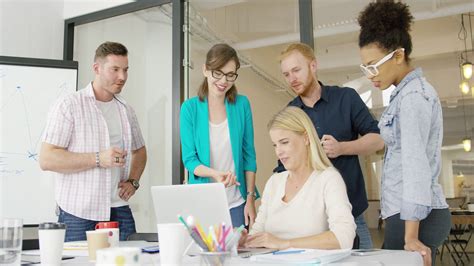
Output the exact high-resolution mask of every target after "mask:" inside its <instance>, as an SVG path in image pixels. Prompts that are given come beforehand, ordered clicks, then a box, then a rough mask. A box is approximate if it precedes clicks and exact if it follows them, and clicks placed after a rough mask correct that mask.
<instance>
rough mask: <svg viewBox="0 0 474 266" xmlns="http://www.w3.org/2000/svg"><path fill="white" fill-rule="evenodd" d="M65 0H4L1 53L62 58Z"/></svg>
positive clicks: (0, 5)
mask: <svg viewBox="0 0 474 266" xmlns="http://www.w3.org/2000/svg"><path fill="white" fill-rule="evenodd" d="M63 7H64V3H63V1H62V0H42V1H37V0H15V1H13V0H0V55H3V56H17V57H34V58H47V59H62V55H63V29H64V20H63Z"/></svg>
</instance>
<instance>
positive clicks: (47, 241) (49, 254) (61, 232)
mask: <svg viewBox="0 0 474 266" xmlns="http://www.w3.org/2000/svg"><path fill="white" fill-rule="evenodd" d="M65 234H66V225H65V224H63V223H41V224H40V225H39V226H38V237H39V247H40V255H41V264H42V265H61V259H62V255H63V244H64V236H65Z"/></svg>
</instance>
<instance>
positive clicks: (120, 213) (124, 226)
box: [58, 206, 136, 242]
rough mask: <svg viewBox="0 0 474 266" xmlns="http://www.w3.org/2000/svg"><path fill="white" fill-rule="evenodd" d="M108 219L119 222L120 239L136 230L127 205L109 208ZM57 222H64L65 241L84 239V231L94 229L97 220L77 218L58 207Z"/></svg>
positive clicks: (125, 238) (125, 237) (124, 238)
mask: <svg viewBox="0 0 474 266" xmlns="http://www.w3.org/2000/svg"><path fill="white" fill-rule="evenodd" d="M110 210H111V213H110V221H116V222H119V229H120V240H121V241H124V240H127V237H128V236H129V235H131V234H133V233H135V232H136V229H135V220H134V219H133V215H132V210H131V209H130V207H129V206H122V207H116V208H111V209H110ZM58 222H60V223H65V224H66V226H67V227H66V237H65V240H64V241H66V242H69V241H81V240H86V239H87V238H86V231H91V230H95V225H96V224H97V223H98V221H92V220H87V219H83V218H79V217H77V216H74V215H72V214H70V213H67V212H65V211H64V210H62V209H61V208H59V218H58Z"/></svg>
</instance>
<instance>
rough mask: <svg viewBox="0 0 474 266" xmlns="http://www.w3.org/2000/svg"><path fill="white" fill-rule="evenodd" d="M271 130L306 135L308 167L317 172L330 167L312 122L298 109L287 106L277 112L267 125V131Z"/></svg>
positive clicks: (330, 164)
mask: <svg viewBox="0 0 474 266" xmlns="http://www.w3.org/2000/svg"><path fill="white" fill-rule="evenodd" d="M271 129H284V130H290V131H293V132H295V133H296V134H298V135H304V134H306V135H307V137H308V140H309V149H308V165H309V166H311V167H312V168H313V170H318V171H323V170H325V169H327V168H328V167H331V166H332V163H331V161H329V158H328V157H327V156H326V153H325V152H324V151H323V149H322V146H321V142H320V141H319V137H318V134H317V133H316V129H315V128H314V125H313V122H312V121H311V119H310V118H309V117H308V115H307V114H306V113H305V112H304V111H303V110H301V109H300V108H298V107H293V106H289V107H286V108H285V109H283V110H281V111H280V112H278V113H277V114H276V115H275V116H273V118H272V119H271V120H270V122H269V123H268V130H271Z"/></svg>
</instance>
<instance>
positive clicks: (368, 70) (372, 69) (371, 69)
mask: <svg viewBox="0 0 474 266" xmlns="http://www.w3.org/2000/svg"><path fill="white" fill-rule="evenodd" d="M397 51H402V52H404V51H405V48H400V49H395V50H394V51H392V52H391V53H389V54H387V55H386V56H384V57H383V58H382V59H380V60H379V61H378V62H377V63H375V64H372V65H368V66H366V65H364V64H360V70H361V71H362V73H364V75H366V76H367V77H375V76H377V75H378V74H379V69H378V67H379V66H381V65H382V64H383V63H385V62H387V61H388V60H390V59H391V58H392V57H393V55H394V54H395V53H396V52H397Z"/></svg>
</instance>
